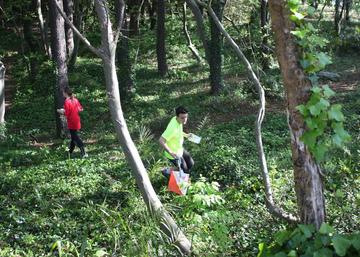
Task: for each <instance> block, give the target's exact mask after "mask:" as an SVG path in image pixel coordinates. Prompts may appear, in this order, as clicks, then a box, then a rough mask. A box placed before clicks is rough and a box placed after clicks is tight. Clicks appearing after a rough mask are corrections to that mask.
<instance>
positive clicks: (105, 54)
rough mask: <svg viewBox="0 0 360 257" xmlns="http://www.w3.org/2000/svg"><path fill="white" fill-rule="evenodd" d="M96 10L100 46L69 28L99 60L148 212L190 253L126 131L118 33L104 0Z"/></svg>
mask: <svg viewBox="0 0 360 257" xmlns="http://www.w3.org/2000/svg"><path fill="white" fill-rule="evenodd" d="M117 1H119V5H121V6H124V1H123V0H117ZM95 9H96V13H97V16H98V19H99V22H100V27H101V49H96V48H94V47H93V46H91V44H90V43H89V41H88V40H87V39H86V38H85V37H83V36H82V35H81V34H80V33H79V31H78V30H77V29H76V28H75V27H74V26H73V25H72V26H71V27H72V28H73V30H74V32H75V33H76V35H78V36H79V37H80V39H81V40H82V41H83V42H84V43H85V45H86V46H87V47H88V48H89V49H90V50H91V51H92V52H93V53H95V54H96V55H97V56H98V57H100V58H101V59H102V62H103V69H104V74H105V83H106V91H107V97H108V103H109V108H110V114H111V118H112V121H113V123H114V127H115V132H116V134H117V136H118V139H119V141H120V145H121V147H122V149H123V151H124V154H125V157H126V159H127V161H128V163H129V165H130V166H131V168H132V172H133V175H134V177H135V180H136V183H137V185H138V188H139V190H140V192H141V195H142V197H143V199H144V202H145V204H146V206H147V207H148V210H149V212H150V214H151V215H154V216H155V217H158V218H160V222H161V229H162V231H163V232H164V233H166V235H168V236H169V237H170V238H171V239H172V242H173V243H174V244H175V245H176V246H177V247H178V248H179V249H180V250H181V252H182V253H183V254H190V253H191V242H190V241H189V240H188V239H187V238H186V236H185V235H184V234H183V232H182V231H181V230H180V228H179V227H178V226H177V224H176V223H175V221H174V219H173V218H172V217H171V216H170V215H169V213H168V212H167V211H166V210H165V209H164V207H163V206H162V204H161V202H160V200H159V198H158V197H157V195H156V193H155V191H154V188H153V187H152V185H151V182H150V179H149V176H148V173H147V172H146V169H145V166H144V164H143V162H142V160H141V158H140V155H139V152H138V150H137V149H136V146H135V144H134V142H133V140H132V139H131V136H130V133H129V130H128V128H127V124H126V121H125V118H124V114H123V111H122V107H121V101H120V92H119V81H118V77H117V74H116V66H115V53H116V45H117V39H118V35H117V33H116V34H115V35H114V33H113V31H112V28H111V27H112V26H111V22H110V19H109V10H108V8H107V1H106V0H95ZM58 10H60V11H61V8H58ZM61 15H63V17H65V14H64V13H63V12H61ZM120 19H121V18H120ZM66 22H69V20H68V19H66ZM118 24H121V22H118ZM69 25H70V24H69ZM120 29H121V27H118V29H117V32H119V31H120Z"/></svg>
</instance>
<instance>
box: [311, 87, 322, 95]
mask: <svg viewBox="0 0 360 257" xmlns="http://www.w3.org/2000/svg"><path fill="white" fill-rule="evenodd" d="M311 91H312V92H313V93H315V94H320V93H321V88H320V87H312V88H311Z"/></svg>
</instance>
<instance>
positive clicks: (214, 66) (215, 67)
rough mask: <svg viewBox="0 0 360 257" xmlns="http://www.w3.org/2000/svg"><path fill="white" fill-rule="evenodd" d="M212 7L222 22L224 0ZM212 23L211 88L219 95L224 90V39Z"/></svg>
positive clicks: (213, 3) (210, 20)
mask: <svg viewBox="0 0 360 257" xmlns="http://www.w3.org/2000/svg"><path fill="white" fill-rule="evenodd" d="M211 7H212V9H213V10H214V12H215V14H216V16H217V17H218V19H219V21H220V22H221V21H222V17H223V10H224V4H223V3H222V0H213V1H212V3H211ZM209 22H210V38H211V39H210V62H209V65H210V86H211V94H213V95H218V94H219V93H220V92H221V91H222V89H223V88H224V81H223V75H222V64H223V53H222V52H223V37H222V35H221V33H220V31H219V30H218V28H217V27H216V24H215V22H214V21H213V19H211V18H209Z"/></svg>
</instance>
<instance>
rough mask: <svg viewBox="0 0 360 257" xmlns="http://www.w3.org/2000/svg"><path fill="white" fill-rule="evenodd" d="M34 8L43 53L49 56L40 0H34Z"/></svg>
mask: <svg viewBox="0 0 360 257" xmlns="http://www.w3.org/2000/svg"><path fill="white" fill-rule="evenodd" d="M36 9H37V14H38V19H39V29H40V35H41V41H42V44H43V49H44V51H45V54H46V55H47V56H49V57H50V58H51V54H50V48H49V42H48V41H47V36H46V35H45V22H44V17H43V14H42V11H41V0H36Z"/></svg>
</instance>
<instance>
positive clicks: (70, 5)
mask: <svg viewBox="0 0 360 257" xmlns="http://www.w3.org/2000/svg"><path fill="white" fill-rule="evenodd" d="M64 11H65V13H66V15H67V17H68V18H69V20H70V21H71V22H73V20H74V1H73V0H64ZM65 35H66V50H67V58H68V59H70V58H71V57H72V55H73V51H74V35H73V31H72V29H71V28H70V26H69V25H67V24H65Z"/></svg>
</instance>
